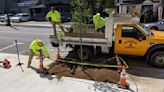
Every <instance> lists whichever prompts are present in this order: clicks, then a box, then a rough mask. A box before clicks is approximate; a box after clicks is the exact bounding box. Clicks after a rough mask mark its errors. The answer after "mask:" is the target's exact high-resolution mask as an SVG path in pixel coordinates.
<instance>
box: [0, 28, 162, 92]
mask: <svg viewBox="0 0 164 92" xmlns="http://www.w3.org/2000/svg"><path fill="white" fill-rule="evenodd" d="M0 29H1V30H0V53H9V54H16V46H15V39H16V40H18V47H19V53H20V54H21V55H28V51H29V47H28V46H29V44H30V42H31V41H33V40H34V39H35V38H39V39H41V40H43V41H44V42H45V44H46V46H47V48H48V50H49V51H51V50H52V51H53V50H54V49H55V48H53V47H52V46H51V44H50V42H49V35H50V34H53V29H52V28H43V27H42V28H39V27H38V28H37V27H14V28H12V27H7V26H0ZM50 54H51V53H50ZM123 58H124V59H125V61H127V63H128V65H129V67H130V68H129V69H127V72H128V74H130V75H131V76H133V77H129V79H131V81H132V82H133V83H135V86H133V89H135V90H137V89H138V92H140V91H139V89H142V90H147V89H144V88H148V87H153V86H156V84H158V83H159V82H160V83H159V84H158V85H161V84H164V81H163V79H164V70H163V69H160V68H155V67H153V66H151V65H149V64H146V62H144V59H143V58H142V57H133V56H123ZM147 84H149V85H147ZM141 85H143V86H142V87H144V88H140V87H141ZM156 90H159V92H161V90H163V89H162V88H161V87H160V89H158V88H154V91H156ZM142 92H143V91H142ZM145 92H146V91H145ZM147 92H153V91H147Z"/></svg>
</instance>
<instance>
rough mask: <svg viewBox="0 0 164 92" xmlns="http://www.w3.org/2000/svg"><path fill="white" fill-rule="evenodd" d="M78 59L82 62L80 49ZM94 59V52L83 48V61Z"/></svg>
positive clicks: (77, 54)
mask: <svg viewBox="0 0 164 92" xmlns="http://www.w3.org/2000/svg"><path fill="white" fill-rule="evenodd" d="M76 57H77V58H78V59H80V60H81V52H80V48H79V49H77V51H76ZM91 57H92V52H91V50H90V49H88V48H86V47H83V60H84V61H85V60H89V59H90V58H91Z"/></svg>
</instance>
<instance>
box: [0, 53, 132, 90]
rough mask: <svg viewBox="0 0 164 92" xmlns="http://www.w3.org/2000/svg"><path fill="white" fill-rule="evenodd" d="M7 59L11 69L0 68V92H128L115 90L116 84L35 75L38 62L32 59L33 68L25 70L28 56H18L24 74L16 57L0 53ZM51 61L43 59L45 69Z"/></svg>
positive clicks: (2, 58)
mask: <svg viewBox="0 0 164 92" xmlns="http://www.w3.org/2000/svg"><path fill="white" fill-rule="evenodd" d="M5 58H7V59H8V60H10V62H11V65H12V67H11V68H10V69H3V68H2V67H0V78H1V80H0V91H1V92H130V91H127V90H122V89H119V88H117V85H116V84H109V83H102V82H94V81H89V80H83V79H76V78H68V77H62V78H61V79H60V80H58V79H57V78H56V76H51V75H43V74H38V73H36V71H35V70H36V69H37V68H38V65H39V61H38V60H36V59H35V58H36V57H35V58H34V59H33V62H32V66H33V68H26V66H27V60H28V56H22V55H21V56H20V61H21V62H22V63H24V64H23V65H22V67H23V70H24V72H22V71H21V68H20V67H19V66H16V64H17V63H18V59H17V55H15V54H4V53H0V60H4V59H5ZM52 62H53V61H51V60H48V59H45V61H44V64H45V67H47V68H48V65H49V64H50V63H52Z"/></svg>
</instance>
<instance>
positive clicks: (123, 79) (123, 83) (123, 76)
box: [120, 67, 127, 89]
mask: <svg viewBox="0 0 164 92" xmlns="http://www.w3.org/2000/svg"><path fill="white" fill-rule="evenodd" d="M126 86H127V85H126V70H125V68H124V67H123V68H122V72H121V75H120V87H121V88H123V89H125V88H126Z"/></svg>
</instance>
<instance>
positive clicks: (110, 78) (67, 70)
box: [49, 63, 120, 83]
mask: <svg viewBox="0 0 164 92" xmlns="http://www.w3.org/2000/svg"><path fill="white" fill-rule="evenodd" d="M52 65H53V64H52ZM52 65H50V66H52ZM71 67H72V66H70V65H67V64H65V63H58V64H55V65H54V66H53V67H52V68H51V69H50V70H49V73H50V74H52V75H57V77H58V78H59V79H60V78H61V77H63V76H65V77H73V78H80V79H87V80H93V81H99V82H110V83H118V81H119V79H120V74H119V73H118V72H117V71H114V70H111V69H107V68H95V67H83V68H82V67H81V66H78V65H77V66H76V68H75V69H72V70H71ZM73 70H74V72H73Z"/></svg>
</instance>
